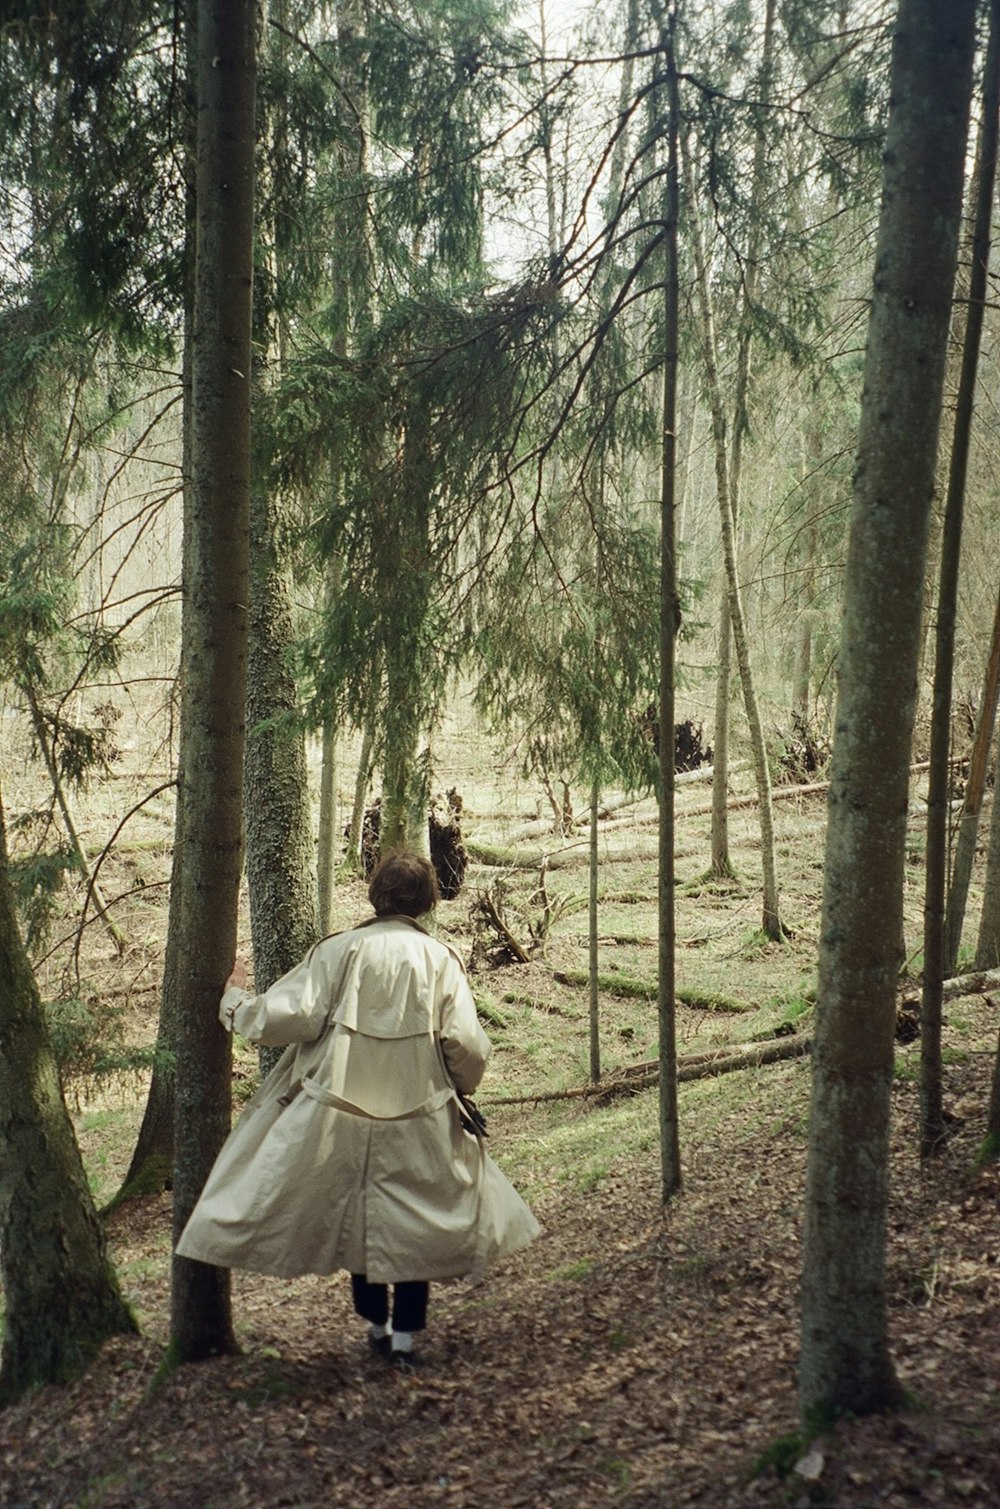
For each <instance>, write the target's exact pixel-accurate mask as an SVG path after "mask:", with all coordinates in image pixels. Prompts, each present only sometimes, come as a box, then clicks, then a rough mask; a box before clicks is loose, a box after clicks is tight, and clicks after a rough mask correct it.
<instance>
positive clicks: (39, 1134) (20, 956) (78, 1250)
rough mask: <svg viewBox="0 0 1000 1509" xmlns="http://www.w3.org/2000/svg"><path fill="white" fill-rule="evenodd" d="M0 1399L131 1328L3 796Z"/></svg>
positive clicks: (72, 1370) (68, 1374) (76, 1367)
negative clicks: (86, 1162) (52, 1019)
mask: <svg viewBox="0 0 1000 1509" xmlns="http://www.w3.org/2000/svg"><path fill="white" fill-rule="evenodd" d="M0 1272H2V1275H3V1291H4V1299H5V1302H6V1316H5V1319H4V1327H3V1343H2V1348H0V1406H2V1405H4V1404H10V1403H12V1402H13V1401H14V1400H15V1399H17V1398H19V1397H20V1396H21V1395H22V1394H23V1393H25V1392H26V1391H27V1390H28V1389H32V1388H39V1387H40V1386H41V1385H42V1384H45V1383H65V1382H68V1380H69V1379H71V1378H73V1377H75V1376H76V1375H77V1374H79V1373H80V1372H82V1371H83V1369H84V1368H85V1367H86V1366H87V1364H88V1363H89V1362H90V1361H91V1360H92V1358H93V1357H94V1356H95V1355H96V1353H97V1352H98V1351H99V1350H100V1348H101V1346H102V1344H103V1343H104V1342H105V1341H106V1340H107V1338H108V1337H109V1336H114V1335H118V1334H120V1333H124V1332H131V1331H134V1330H135V1329H136V1326H135V1322H134V1321H133V1319H132V1316H131V1315H130V1313H129V1310H128V1307H127V1305H126V1304H125V1301H124V1300H123V1299H122V1296H121V1293H120V1292H119V1289H118V1282H117V1279H116V1278H115V1274H114V1271H113V1269H112V1267H111V1264H110V1262H109V1261H108V1257H107V1253H106V1250H105V1241H104V1231H103V1228H102V1226H101V1223H100V1221H99V1220H98V1217H97V1213H96V1211H95V1210H94V1202H93V1200H92V1198H91V1194H90V1187H89V1185H88V1183H87V1176H86V1173H85V1171H84V1168H83V1163H82V1161H81V1159H80V1152H79V1149H78V1148H77V1145H76V1139H75V1137H74V1135H73V1124H72V1122H71V1121H70V1118H69V1113H68V1112H67V1110H66V1106H65V1103H64V1101H63V1096H62V1088H61V1086H60V1083H59V1072H58V1069H57V1067H56V1061H55V1058H54V1056H53V1053H52V1047H51V1044H50V1042H49V1037H48V1030H47V1026H46V1022H45V1013H44V1010H43V1008H42V1002H41V999H40V997H39V994H38V987H37V986H36V984H35V978H34V975H33V974H32V972H31V966H30V964H29V962H28V956H27V954H26V952H25V949H24V944H23V942H22V940H21V936H20V933H19V932H18V927H17V919H16V916H15V911H14V897H13V893H12V891H11V886H10V877H9V872H8V866H7V843H6V835H5V832H4V825H3V809H2V806H0Z"/></svg>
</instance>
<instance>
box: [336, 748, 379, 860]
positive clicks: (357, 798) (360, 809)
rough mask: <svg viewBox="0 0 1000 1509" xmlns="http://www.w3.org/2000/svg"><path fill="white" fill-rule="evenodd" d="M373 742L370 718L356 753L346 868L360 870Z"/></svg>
mask: <svg viewBox="0 0 1000 1509" xmlns="http://www.w3.org/2000/svg"><path fill="white" fill-rule="evenodd" d="M374 744H375V733H374V729H373V727H372V720H371V719H369V720H368V722H367V723H366V724H365V728H364V732H363V733H362V735H361V752H360V754H359V755H358V771H357V775H356V776H355V779H354V801H353V802H352V804H351V825H350V829H349V831H348V835H347V850H346V852H345V854H344V865H345V867H346V868H347V869H349V870H353V871H356V872H360V871H361V868H362V864H361V835H362V832H363V830H364V822H365V803H366V801H367V799H368V787H369V785H370V783H371V778H372V750H373V748H374Z"/></svg>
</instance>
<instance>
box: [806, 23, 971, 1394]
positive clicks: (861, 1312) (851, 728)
mask: <svg viewBox="0 0 1000 1509" xmlns="http://www.w3.org/2000/svg"><path fill="white" fill-rule="evenodd" d="M975 11H976V6H975V0H953V3H952V4H951V5H949V6H941V5H940V4H938V3H937V0H900V6H899V12H898V19H897V25H896V34H895V45H894V50H893V62H892V79H891V94H890V97H891V100H892V105H891V109H890V114H889V123H888V128H887V137H886V143H885V155H884V163H885V167H884V184H883V198H882V208H881V216H880V225H879V237H878V247H877V252H876V263H875V279H874V290H873V296H872V304H871V317H870V324H869V333H868V349H867V356H866V361H865V379H864V392H863V398H862V408H861V424H860V433H859V440H858V457H857V466H856V470H855V480H854V497H853V507H852V515H851V528H850V539H849V547H848V560H847V572H846V581H845V597H844V610H843V621H842V627H841V649H840V661H839V689H838V701H837V712H836V720H835V728H836V735H835V740H834V746H833V755H832V761H831V789H830V798H829V826H828V833H827V845H826V865H825V883H824V895H823V910H822V922H821V927H820V955H819V997H818V1004H817V1012H816V1031H815V1036H814V1041H813V1093H812V1112H811V1117H810V1134H809V1156H808V1167H807V1180H806V1204H805V1223H804V1240H803V1265H802V1329H801V1342H802V1350H801V1365H800V1375H799V1376H800V1402H801V1407H802V1413H803V1418H804V1419H805V1420H806V1421H812V1422H814V1421H815V1420H816V1418H817V1416H821V1417H826V1416H828V1415H829V1414H831V1413H834V1412H837V1411H840V1410H850V1411H852V1412H854V1413H858V1414H860V1413H865V1412H868V1411H872V1410H877V1409H881V1408H885V1407H889V1406H892V1405H895V1404H896V1403H898V1402H899V1400H900V1397H901V1391H900V1388H899V1385H898V1383H897V1381H896V1376H895V1371H894V1368H893V1365H892V1360H891V1357H890V1354H889V1344H888V1334H887V1314H886V1308H887V1306H886V1282H885V1239H886V1220H887V1202H888V1153H889V1110H890V1096H891V1089H892V1069H893V1043H894V1030H895V1019H896V985H897V979H898V973H899V957H898V941H899V937H900V932H901V916H902V888H903V871H904V861H905V843H906V804H907V787H908V779H907V776H908V766H909V759H910V745H911V740H912V731H913V718H914V711H915V699H916V670H917V661H918V656H919V638H920V618H921V588H922V584H923V577H924V565H925V558H926V548H927V532H928V523H929V516H930V504H931V496H932V492H933V486H934V469H935V460H936V448H937V437H938V425H939V420H940V416H941V402H942V387H943V379H944V365H945V353H946V347H947V341H948V329H949V320H950V312H951V295H952V287H953V283H954V277H955V263H956V258H957V246H958V231H959V222H960V218H961V210H962V178H963V161H964V153H965V144H966V134H967V123H968V112H969V99H970V92H971V84H972V59H973V52H974V43H975Z"/></svg>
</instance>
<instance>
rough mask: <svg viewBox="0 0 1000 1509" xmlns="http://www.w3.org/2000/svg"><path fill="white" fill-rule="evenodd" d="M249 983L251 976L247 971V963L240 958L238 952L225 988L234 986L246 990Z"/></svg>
mask: <svg viewBox="0 0 1000 1509" xmlns="http://www.w3.org/2000/svg"><path fill="white" fill-rule="evenodd" d="M249 983H250V976H249V974H248V973H247V967H246V964H245V962H244V961H243V960H242V959H241V958H240V956H239V954H237V955H236V959H235V961H234V963H233V969H232V973H231V974H230V976H229V979H228V980H227V981H226V986H225V988H226V990H229V989H230V988H234V989H236V990H246V988H247V986H248V985H249Z"/></svg>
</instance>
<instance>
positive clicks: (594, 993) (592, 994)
mask: <svg viewBox="0 0 1000 1509" xmlns="http://www.w3.org/2000/svg"><path fill="white" fill-rule="evenodd" d="M600 805H601V788H600V786H599V785H598V783H597V782H596V781H594V782H593V784H592V785H591V788H590V846H589V850H590V896H589V906H588V916H587V944H588V957H589V962H590V969H589V980H590V983H589V998H590V1011H589V1020H590V1078H591V1080H592V1082H593V1083H594V1084H595V1085H596V1084H597V1082H598V1080H599V1079H600V1077H601V1016H600V1009H601V1000H600V990H599V988H598V975H599V973H600V970H599V962H600V961H599V958H598V952H599V950H598V915H597V873H598V863H597V855H598V850H597V834H598V825H599V821H600V819H599V817H598V811H599V809H600Z"/></svg>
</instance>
